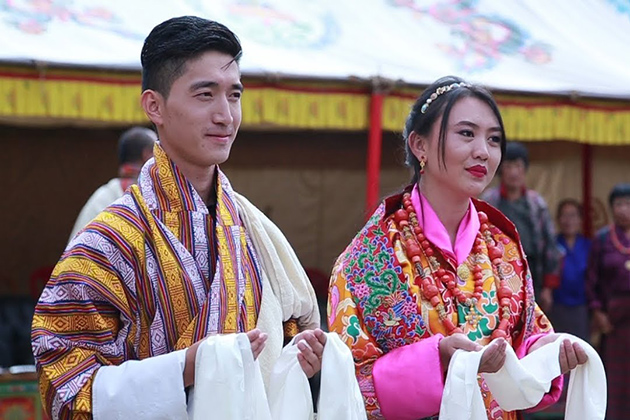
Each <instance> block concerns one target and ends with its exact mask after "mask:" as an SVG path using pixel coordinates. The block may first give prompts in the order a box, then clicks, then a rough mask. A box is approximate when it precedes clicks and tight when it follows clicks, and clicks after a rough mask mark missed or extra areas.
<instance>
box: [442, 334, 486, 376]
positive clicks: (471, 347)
mask: <svg viewBox="0 0 630 420" xmlns="http://www.w3.org/2000/svg"><path fill="white" fill-rule="evenodd" d="M438 348H439V351H440V362H441V363H442V370H443V371H444V372H446V371H447V370H448V364H449V363H450V362H451V357H452V356H453V353H455V351H457V350H460V349H461V350H466V351H478V350H481V349H482V348H483V347H481V345H479V344H477V343H475V342H474V341H470V340H469V339H468V337H466V336H465V335H464V334H461V333H457V334H453V335H451V336H448V337H444V338H443V339H442V340H441V341H440V345H439V346H438ZM482 357H483V356H482Z"/></svg>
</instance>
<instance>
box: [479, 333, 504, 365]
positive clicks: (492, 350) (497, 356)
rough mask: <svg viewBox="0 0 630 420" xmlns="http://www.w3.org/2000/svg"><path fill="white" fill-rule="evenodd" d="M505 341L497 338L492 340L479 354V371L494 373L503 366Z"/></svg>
mask: <svg viewBox="0 0 630 420" xmlns="http://www.w3.org/2000/svg"><path fill="white" fill-rule="evenodd" d="M506 346H507V342H506V341H505V340H504V339H502V338H498V339H496V340H494V341H493V342H492V343H490V345H489V346H488V348H487V349H486V351H484V352H483V355H482V356H481V363H479V373H495V372H497V371H498V370H499V369H501V368H502V367H503V364H504V363H505V358H506V355H505V347H506Z"/></svg>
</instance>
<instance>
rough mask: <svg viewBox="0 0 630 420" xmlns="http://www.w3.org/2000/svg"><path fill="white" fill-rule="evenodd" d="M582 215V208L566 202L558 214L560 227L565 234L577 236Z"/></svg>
mask: <svg viewBox="0 0 630 420" xmlns="http://www.w3.org/2000/svg"><path fill="white" fill-rule="evenodd" d="M581 226H582V217H581V215H580V210H579V209H578V208H577V207H575V206H574V205H573V204H566V205H564V206H562V208H561V209H560V213H559V214H558V228H559V229H560V233H561V234H562V235H564V236H575V235H577V234H578V233H579V232H580V228H581Z"/></svg>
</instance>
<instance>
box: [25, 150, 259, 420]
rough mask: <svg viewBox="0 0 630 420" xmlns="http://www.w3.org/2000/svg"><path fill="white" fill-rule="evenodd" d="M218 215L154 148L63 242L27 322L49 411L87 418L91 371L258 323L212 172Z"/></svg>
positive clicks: (245, 259) (251, 276) (246, 270)
mask: <svg viewBox="0 0 630 420" xmlns="http://www.w3.org/2000/svg"><path fill="white" fill-rule="evenodd" d="M215 219H216V221H213V218H212V216H211V215H210V214H209V212H208V208H207V207H206V205H205V204H204V202H203V200H202V199H201V197H200V196H199V195H198V194H197V192H196V191H195V190H194V188H193V186H192V185H191V184H190V183H189V182H188V181H187V180H186V179H185V178H184V176H183V175H182V174H181V172H180V171H179V170H178V169H177V167H176V166H175V164H174V163H173V162H172V161H171V160H170V159H169V158H168V157H167V156H166V154H165V153H164V151H163V150H162V148H161V147H160V146H159V145H156V146H155V160H154V161H149V162H148V163H147V164H146V165H145V166H144V168H143V170H142V173H141V175H140V178H139V180H138V185H133V186H131V187H130V189H129V190H128V191H127V192H126V193H125V194H124V196H123V197H122V198H120V199H119V200H118V201H116V202H115V203H114V204H112V205H111V206H109V207H108V208H107V209H106V210H105V211H104V212H103V213H101V214H100V215H99V216H97V217H96V219H94V220H93V221H92V222H91V223H90V224H89V225H88V226H86V228H85V229H83V230H82V231H81V232H80V233H79V234H78V235H77V236H76V237H75V238H74V239H73V240H72V241H71V242H70V243H69V244H68V247H67V249H66V250H65V252H64V254H63V256H62V258H61V260H60V261H59V263H58V264H57V266H56V267H55V269H54V272H53V274H52V277H51V279H50V281H49V282H48V284H47V285H46V288H45V290H44V291H43V293H42V296H41V298H40V300H39V303H38V304H37V307H36V309H35V316H34V318H33V330H32V345H33V353H34V355H35V360H36V364H37V370H38V373H39V381H40V391H41V395H42V399H43V401H44V403H45V407H46V411H47V412H48V414H49V415H51V417H53V418H73V419H78V418H91V417H92V400H91V397H92V394H91V390H92V383H93V380H94V376H95V373H96V371H97V370H98V369H99V367H100V366H104V365H119V364H121V363H123V362H124V361H127V360H141V359H144V358H148V357H151V356H157V355H162V354H166V353H170V352H172V351H174V350H177V349H183V348H186V347H189V346H190V345H191V344H192V343H194V342H196V341H198V340H200V339H201V338H203V337H205V336H206V335H208V334H216V333H231V332H242V331H248V330H251V329H253V328H255V326H256V321H257V314H258V310H259V305H260V297H261V282H260V271H259V267H258V262H257V258H256V255H255V253H254V249H253V247H252V245H251V243H250V241H249V238H248V236H247V235H246V233H245V230H244V228H243V226H242V224H241V221H240V219H239V217H238V215H237V212H236V208H235V204H234V198H233V191H232V188H231V187H230V184H229V182H228V179H227V177H225V175H223V173H221V172H220V171H219V172H218V182H217V205H216V218H215ZM209 244H214V246H209ZM211 276H212V277H211Z"/></svg>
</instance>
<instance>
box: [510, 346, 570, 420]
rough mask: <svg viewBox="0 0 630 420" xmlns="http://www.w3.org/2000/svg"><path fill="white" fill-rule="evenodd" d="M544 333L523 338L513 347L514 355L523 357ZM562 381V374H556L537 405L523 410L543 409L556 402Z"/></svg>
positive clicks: (560, 392) (560, 391)
mask: <svg viewBox="0 0 630 420" xmlns="http://www.w3.org/2000/svg"><path fill="white" fill-rule="evenodd" d="M545 335H547V334H535V335H532V336H531V337H529V338H528V339H527V340H525V342H524V343H523V344H522V345H521V346H520V347H519V348H517V349H514V350H515V353H516V357H518V358H519V359H522V358H523V357H525V356H526V355H527V354H528V353H529V349H530V348H531V347H532V346H533V345H534V343H536V341H538V339H540V338H542V337H544V336H545ZM563 383H564V377H563V375H560V376H558V377H557V378H556V379H554V380H553V381H552V382H551V389H550V390H549V392H547V393H546V394H545V395H544V396H543V398H542V400H540V402H539V403H538V405H537V406H535V407H532V408H530V409H528V410H525V411H528V412H533V411H540V410H544V409H545V408H547V407H549V406H550V405H553V404H555V403H556V402H558V400H559V399H560V395H561V394H562V386H563Z"/></svg>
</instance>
